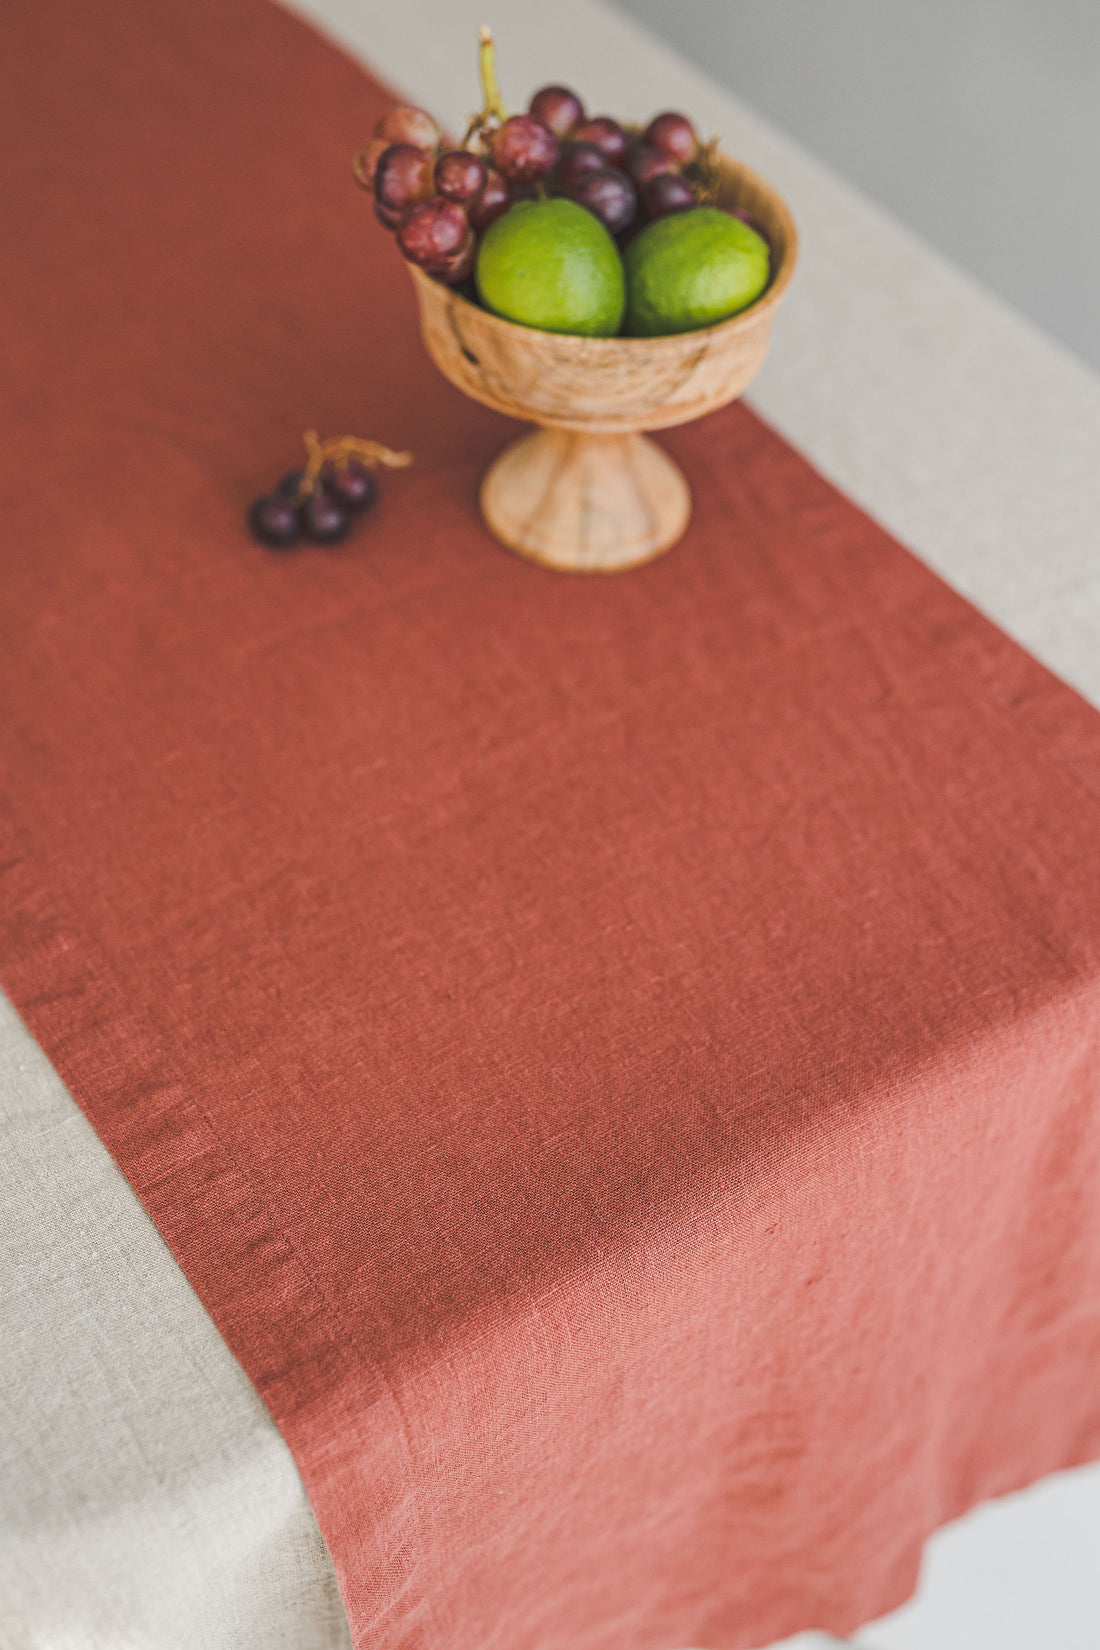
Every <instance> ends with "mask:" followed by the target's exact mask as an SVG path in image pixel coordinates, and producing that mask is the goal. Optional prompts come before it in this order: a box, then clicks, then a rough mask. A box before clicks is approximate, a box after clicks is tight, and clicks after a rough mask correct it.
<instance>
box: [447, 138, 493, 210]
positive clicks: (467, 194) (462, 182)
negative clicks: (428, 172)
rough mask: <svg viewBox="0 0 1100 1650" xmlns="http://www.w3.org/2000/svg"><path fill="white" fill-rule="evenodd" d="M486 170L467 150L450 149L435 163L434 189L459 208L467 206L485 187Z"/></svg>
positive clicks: (477, 156) (483, 163)
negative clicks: (456, 203)
mask: <svg viewBox="0 0 1100 1650" xmlns="http://www.w3.org/2000/svg"><path fill="white" fill-rule="evenodd" d="M488 175H489V172H488V168H487V167H486V165H485V162H484V161H483V160H482V159H481V157H480V156H479V155H474V154H471V152H470V150H469V149H451V150H450V151H449V152H448V153H447V154H445V155H440V157H439V159H438V160H437V161H436V163H435V187H436V189H437V191H438V192H439V194H441V195H444V196H445V197H446V199H447V200H449V201H457V202H458V204H459V206H468V205H469V204H470V202H471V201H472V200H474V199H475V198H476V197H477V196H478V195H480V193H481V191H482V190H483V189H484V187H485V180H486V178H487V177H488Z"/></svg>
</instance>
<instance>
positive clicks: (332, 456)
mask: <svg viewBox="0 0 1100 1650" xmlns="http://www.w3.org/2000/svg"><path fill="white" fill-rule="evenodd" d="M302 440H303V441H304V443H305V449H306V454H307V457H306V467H305V469H304V470H303V471H302V479H301V481H300V482H299V483H298V492H297V496H296V498H295V501H294V502H295V503H296V504H304V503H305V501H306V499H307V498H309V497H311V496H312V494H313V492H314V490H315V488H316V486H317V482H318V479H319V477H320V474H321V471H322V470H323V469H324V468H325V467H326V465H329V464H332V465H334V466H335V467H336V468H337V469H346V468H347V466H348V465H349V464H351V463H352V462H353V461H356V460H357V461H358V462H359V463H360V464H365V465H366V466H367V468H368V469H371V470H373V468H374V466H375V465H376V464H381V465H383V466H384V467H385V468H386V469H387V470H404V469H407V468H408V466H409V465H410V464H411V463H412V462H413V455H412V453H395V452H394V450H393V448H392V447H383V445H382V443H381V442H380V441H364V440H362V439H361V438H360V437H359V436H357V435H333V436H329V438H328V440H327V441H322V440H321V438H320V436H319V435H318V434H317V431H316V430H306V431H305V433H304V435H303V436H302Z"/></svg>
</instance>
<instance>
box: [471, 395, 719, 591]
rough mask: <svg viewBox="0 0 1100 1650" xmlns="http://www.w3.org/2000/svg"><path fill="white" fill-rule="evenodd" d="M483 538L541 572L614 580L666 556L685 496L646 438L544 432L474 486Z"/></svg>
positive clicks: (526, 439)
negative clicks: (477, 491) (596, 575)
mask: <svg viewBox="0 0 1100 1650" xmlns="http://www.w3.org/2000/svg"><path fill="white" fill-rule="evenodd" d="M481 513H482V515H483V516H484V517H485V522H486V525H487V526H488V528H489V531H490V532H491V533H492V534H493V536H494V537H495V538H497V539H499V540H500V542H501V543H502V544H504V545H507V547H508V548H509V549H510V550H515V551H516V552H517V553H518V554H519V555H521V556H525V557H526V558H527V559H528V560H529V561H537V562H540V563H541V564H542V565H543V566H544V567H555V568H558V569H560V570H562V571H568V572H573V573H618V572H621V571H622V570H623V569H624V568H627V567H638V566H640V565H641V564H642V563H643V562H647V561H652V560H653V558H654V557H655V556H659V555H660V554H661V553H662V551H664V550H668V549H669V548H670V547H671V546H672V545H674V544H675V543H676V541H677V539H678V538H680V536H681V535H682V533H683V531H684V529H685V527H686V526H687V524H688V521H689V519H690V517H691V492H690V489H689V488H688V484H687V482H686V481H685V480H684V477H683V475H682V473H681V471H680V469H679V466H678V465H676V464H674V463H673V461H672V459H671V458H669V456H668V454H667V453H665V452H663V451H662V449H661V448H660V447H658V446H657V444H656V442H654V441H650V440H649V438H648V437H647V436H644V435H637V434H629V435H603V434H585V433H583V432H581V431H578V430H560V429H554V428H552V427H551V428H546V429H540V430H535V431H533V432H532V433H531V434H530V435H524V436H520V438H519V440H518V441H513V442H511V443H510V444H509V445H508V446H507V447H505V449H504V451H503V452H502V453H501V455H500V457H499V458H498V459H497V460H496V462H495V463H494V464H492V465H491V466H490V468H489V470H488V471H487V473H486V476H485V479H484V481H483V482H482V484H481Z"/></svg>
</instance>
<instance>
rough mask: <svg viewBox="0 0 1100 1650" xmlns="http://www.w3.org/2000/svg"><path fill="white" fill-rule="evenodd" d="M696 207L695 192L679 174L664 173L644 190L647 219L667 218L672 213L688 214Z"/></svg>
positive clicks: (644, 210)
mask: <svg viewBox="0 0 1100 1650" xmlns="http://www.w3.org/2000/svg"><path fill="white" fill-rule="evenodd" d="M694 205H695V190H694V189H693V188H692V187H691V184H690V183H689V182H688V180H687V178H683V177H681V176H680V174H679V173H678V172H662V173H661V174H660V175H659V176H658V177H655V178H650V180H649V182H648V183H647V184H646V186H645V188H644V189H643V190H642V211H643V212H644V213H645V215H646V217H647V218H667V217H668V215H669V213H670V212H686V211H687V209H688V207H689V206H694Z"/></svg>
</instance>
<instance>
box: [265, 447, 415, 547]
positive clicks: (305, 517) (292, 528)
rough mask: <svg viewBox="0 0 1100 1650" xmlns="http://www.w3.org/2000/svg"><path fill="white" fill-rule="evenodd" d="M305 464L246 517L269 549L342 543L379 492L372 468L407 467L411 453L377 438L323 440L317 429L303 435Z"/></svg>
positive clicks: (289, 475) (288, 475)
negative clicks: (302, 543)
mask: <svg viewBox="0 0 1100 1650" xmlns="http://www.w3.org/2000/svg"><path fill="white" fill-rule="evenodd" d="M302 439H303V441H304V442H305V448H306V462H305V464H304V465H303V466H302V467H301V468H300V469H297V470H290V471H288V473H287V474H286V475H285V476H284V477H283V479H282V480H281V481H280V482H279V484H278V486H277V487H276V489H275V491H274V492H273V493H266V494H264V496H263V497H262V498H258V499H256V500H255V502H254V503H253V504H251V505H250V506H249V509H248V515H247V521H248V527H249V531H250V532H251V534H252V537H253V538H254V539H255V540H256V541H257V542H258V543H259V544H265V545H267V547H268V549H269V550H291V549H293V547H294V546H295V545H296V544H298V543H299V542H300V540H302V539H306V540H308V541H309V543H311V544H340V543H342V541H343V540H344V539H346V538H347V536H348V533H349V532H350V531H351V524H352V521H353V519H354V518H355V517H356V516H358V515H361V514H362V513H363V512H364V511H365V510H367V509H369V507H370V506H371V505H372V504H373V503H374V501H375V499H376V498H377V496H378V484H377V482H376V481H375V479H374V476H373V474H372V473H371V472H372V470H373V469H374V468H375V467H376V466H377V465H379V464H381V465H384V466H385V467H386V468H387V469H391V470H402V469H404V468H405V467H406V466H407V465H409V464H411V463H412V461H413V458H412V454H411V453H395V452H393V451H392V450H391V449H390V448H389V447H383V446H382V445H381V444H380V443H379V442H377V441H362V440H360V439H359V437H358V436H354V435H341V436H331V437H330V438H329V439H328V440H327V441H321V440H320V439H319V438H318V435H317V432H316V430H307V431H306V433H305V435H304V436H303V438H302Z"/></svg>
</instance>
